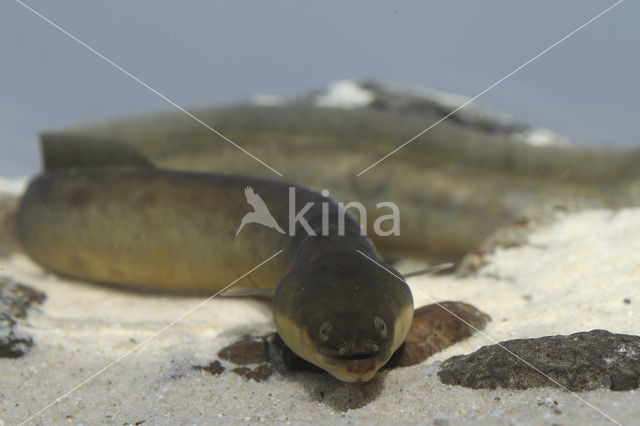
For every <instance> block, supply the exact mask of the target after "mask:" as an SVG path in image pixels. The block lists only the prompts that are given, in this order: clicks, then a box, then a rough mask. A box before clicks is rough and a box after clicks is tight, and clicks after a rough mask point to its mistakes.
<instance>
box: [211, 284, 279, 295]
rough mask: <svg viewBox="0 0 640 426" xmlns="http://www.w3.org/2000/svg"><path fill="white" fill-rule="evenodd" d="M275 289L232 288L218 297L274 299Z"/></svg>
mask: <svg viewBox="0 0 640 426" xmlns="http://www.w3.org/2000/svg"><path fill="white" fill-rule="evenodd" d="M275 291H276V289H275V288H247V287H235V286H234V287H230V288H228V289H227V290H225V291H223V292H222V293H220V294H219V295H218V297H273V293H274V292H275Z"/></svg>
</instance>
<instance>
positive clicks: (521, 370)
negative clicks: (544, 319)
mask: <svg viewBox="0 0 640 426" xmlns="http://www.w3.org/2000/svg"><path fill="white" fill-rule="evenodd" d="M505 349H506V350H505ZM509 352H511V353H509ZM512 354H516V355H517V356H518V357H520V358H516V357H515V356H514V355H512ZM533 367H535V369H534V368H533ZM536 369H537V370H539V371H536ZM540 372H542V373H543V374H541V373H540ZM438 376H439V377H440V380H441V381H442V382H443V383H445V384H450V385H461V386H466V387H470V388H474V389H477V388H490V389H494V388H496V387H502V388H508V389H529V388H532V387H540V386H558V385H561V386H562V387H564V388H566V389H567V390H570V391H585V390H592V389H598V388H603V387H604V388H609V389H611V390H614V391H622V390H630V389H637V388H638V387H639V386H640V337H639V336H633V335H627V334H613V333H610V332H608V331H606V330H592V331H589V332H582V333H575V334H571V335H569V336H546V337H540V338H537V339H516V340H509V341H506V342H502V343H500V344H499V345H491V346H484V347H482V348H480V349H478V350H477V351H475V352H473V353H472V354H469V355H462V356H455V357H452V358H449V359H448V360H446V361H445V362H443V363H442V366H441V370H440V372H439V373H438Z"/></svg>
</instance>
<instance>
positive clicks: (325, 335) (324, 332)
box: [319, 321, 333, 342]
mask: <svg viewBox="0 0 640 426" xmlns="http://www.w3.org/2000/svg"><path fill="white" fill-rule="evenodd" d="M332 330H333V324H331V321H325V322H323V323H322V325H321V326H320V330H319V335H320V340H322V341H323V342H326V341H327V340H329V334H331V331H332Z"/></svg>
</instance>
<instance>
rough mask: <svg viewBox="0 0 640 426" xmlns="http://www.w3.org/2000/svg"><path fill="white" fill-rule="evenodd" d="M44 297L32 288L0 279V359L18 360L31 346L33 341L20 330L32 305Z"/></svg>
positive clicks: (4, 278)
mask: <svg viewBox="0 0 640 426" xmlns="http://www.w3.org/2000/svg"><path fill="white" fill-rule="evenodd" d="M45 299H46V295H45V294H44V293H42V292H40V291H38V290H36V289H34V288H31V287H29V286H26V285H24V284H20V283H17V282H15V281H14V280H13V279H11V278H9V277H0V358H18V357H20V356H22V355H24V354H25V353H26V352H28V350H29V348H30V347H31V346H33V339H32V338H31V337H30V336H28V335H26V334H25V333H24V332H22V331H21V330H20V328H21V327H20V326H21V325H22V323H23V322H24V320H25V319H26V317H27V313H28V309H29V307H31V306H32V305H33V304H42V302H44V300H45Z"/></svg>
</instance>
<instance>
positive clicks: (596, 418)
mask: <svg viewBox="0 0 640 426" xmlns="http://www.w3.org/2000/svg"><path fill="white" fill-rule="evenodd" d="M0 275H10V276H12V277H14V278H15V279H16V280H17V281H20V282H23V283H25V284H28V285H31V286H33V287H36V288H39V289H41V290H43V291H44V292H45V293H46V294H47V296H48V299H47V301H46V302H45V304H44V305H43V307H42V308H41V312H32V313H31V315H30V317H29V324H30V328H28V329H26V330H25V331H26V332H28V333H30V334H31V335H32V336H33V338H34V340H35V342H36V344H35V346H34V348H33V350H32V351H31V352H30V353H29V354H28V355H26V356H24V357H22V358H19V359H15V360H10V359H0V425H3V424H7V425H8V424H16V423H20V422H21V421H24V420H26V419H27V418H29V416H31V415H33V414H35V413H36V412H38V411H39V410H40V409H42V408H44V407H45V406H47V405H48V404H50V403H52V402H53V401H55V400H56V398H58V397H59V396H61V395H63V394H64V393H65V392H67V391H69V390H71V389H73V388H74V387H77V386H78V385H79V384H81V383H83V382H84V381H86V383H84V384H83V385H82V386H80V387H77V388H76V389H75V390H74V391H73V392H72V393H70V394H69V395H68V396H67V397H66V398H64V399H62V400H61V401H59V402H58V403H56V404H54V405H52V406H51V407H50V408H48V409H46V410H45V411H43V412H42V413H40V414H39V415H38V416H37V417H36V418H34V419H33V423H38V424H63V423H64V424H69V423H72V424H120V425H122V424H124V423H135V422H138V421H142V420H144V421H145V424H177V423H180V424H192V423H193V424H195V423H197V424H207V423H209V424H210V423H212V422H226V423H257V422H262V421H264V422H268V423H274V422H292V423H305V422H308V421H314V422H318V423H326V424H345V423H356V424H357V423H365V422H366V423H369V422H373V423H379V424H384V423H387V422H390V421H391V422H424V423H426V424H432V423H433V419H438V420H436V424H442V420H444V419H446V420H448V421H449V424H467V423H471V424H496V423H497V424H517V423H524V424H554V423H556V424H607V423H610V421H609V420H607V418H606V417H605V416H604V415H603V414H601V413H599V412H598V411H596V409H594V408H592V407H590V406H588V405H587V404H586V402H585V401H588V402H589V403H591V404H593V405H594V406H596V407H597V408H598V409H599V410H602V411H603V412H604V413H606V414H607V415H609V416H611V417H612V418H614V419H615V420H617V421H619V422H621V423H623V424H638V418H640V391H638V390H636V391H627V392H611V391H608V390H601V391H595V392H584V393H580V394H578V395H574V394H571V393H568V392H564V391H562V390H559V389H555V388H539V389H533V390H527V391H511V390H502V389H497V390H472V389H467V388H463V387H458V386H448V385H443V384H441V383H440V381H439V379H438V377H437V375H436V373H437V371H438V364H439V360H443V359H446V358H448V357H450V356H452V355H456V354H462V353H468V352H471V351H474V350H476V349H477V348H479V347H480V346H482V345H485V344H490V343H493V342H492V341H491V340H490V339H488V338H487V337H485V336H482V335H476V336H474V337H472V338H470V339H468V340H467V341H465V342H461V343H459V344H456V345H454V346H453V347H451V348H449V349H447V350H445V351H443V352H442V353H440V354H437V355H436V356H434V357H433V358H432V359H430V360H427V362H424V363H423V364H421V365H418V366H414V367H409V368H401V369H396V370H393V371H390V372H389V373H385V374H381V375H379V376H380V377H379V378H378V379H377V380H375V381H374V382H373V383H368V384H344V383H340V382H337V381H336V380H334V379H332V378H331V377H329V376H328V375H319V374H298V375H295V376H292V377H286V378H283V377H281V376H279V375H277V374H274V375H273V376H272V377H271V378H270V379H268V380H267V381H265V382H262V383H256V382H254V381H246V380H245V379H244V378H242V377H240V376H237V375H235V374H233V373H231V372H229V371H226V372H225V373H223V374H222V375H221V376H212V375H210V374H208V373H206V372H203V371H196V370H193V369H192V368H191V366H192V365H196V364H199V365H204V364H207V363H208V362H210V361H211V360H214V359H216V358H217V356H216V353H217V351H218V350H220V349H221V348H222V347H224V346H226V345H228V344H229V343H231V342H233V341H235V340H237V339H238V338H239V337H240V336H242V335H243V334H246V333H252V334H262V333H264V332H265V331H266V330H270V329H271V328H272V322H271V317H270V310H269V306H268V305H267V304H265V303H262V302H258V301H254V300H230V299H214V300H213V301H211V302H209V303H207V304H205V305H204V306H202V307H200V308H199V309H197V310H196V311H194V312H193V313H191V314H190V315H188V316H186V317H185V318H183V319H182V320H181V321H179V322H177V323H176V324H175V325H173V326H171V327H170V328H168V329H166V330H165V331H163V332H161V333H160V334H157V336H156V333H157V332H158V331H160V330H162V329H163V328H165V327H166V326H167V325H169V324H171V323H172V322H173V321H174V320H176V319H177V318H179V317H180V316H182V315H183V314H184V313H185V312H187V311H188V310H190V309H192V308H193V307H195V306H197V305H198V304H199V303H200V302H201V301H202V299H197V298H172V297H162V296H141V295H135V294H128V293H124V292H119V291H116V290H111V289H105V288H101V287H97V286H90V285H84V284H82V283H78V282H70V281H65V280H62V279H58V278H55V277H52V276H46V275H45V274H44V273H43V272H42V271H41V270H40V269H39V268H38V267H37V266H35V265H34V264H33V263H31V262H30V261H29V260H28V259H26V258H25V257H22V256H15V257H13V258H11V259H10V260H9V261H7V260H0ZM410 283H411V285H412V286H413V287H414V294H415V298H416V305H417V306H420V305H423V304H428V303H432V302H433V301H443V300H462V301H465V302H468V303H471V304H473V305H475V306H476V307H478V308H479V309H481V310H483V311H484V312H486V313H488V314H490V315H491V316H492V318H493V321H492V322H491V323H489V325H488V326H487V328H486V329H485V330H484V332H485V333H486V335H487V336H490V338H491V339H492V340H495V341H501V340H507V339H512V338H520V337H537V336H543V335H550V334H560V333H561V334H566V333H573V332H577V331H586V330H591V329H594V328H603V329H607V330H609V331H612V332H620V333H629V334H640V325H639V323H638V318H640V210H625V211H621V212H617V213H612V212H609V211H590V212H585V213H581V214H578V215H573V216H570V217H567V218H565V219H563V220H561V221H560V222H558V223H556V224H555V225H554V226H552V227H550V228H547V229H544V230H541V231H538V232H536V233H535V234H534V235H532V237H531V239H530V244H529V245H527V246H525V247H520V248H513V249H508V250H500V251H498V252H497V253H495V255H493V256H492V258H491V262H490V264H489V265H488V266H487V267H485V268H483V269H482V270H481V271H480V274H479V276H477V277H474V278H469V279H460V280H457V279H454V278H451V277H444V278H439V277H438V278H435V277H419V278H415V279H412V280H410ZM625 298H628V299H630V300H631V303H630V304H627V303H624V302H623V300H624V299H625ZM153 336H156V337H154V338H153V339H151V340H150V341H148V343H146V344H145V345H143V346H142V347H140V348H139V349H138V350H136V351H134V352H130V351H131V350H133V349H135V348H136V347H137V345H139V344H140V343H141V342H144V341H145V339H148V338H151V337H153ZM123 356H124V358H122V359H121V360H120V361H119V362H117V363H115V364H113V365H111V363H112V362H113V361H115V360H118V359H119V358H120V357H123ZM110 365H111V366H110ZM108 366H110V367H109V368H107V369H106V370H104V371H103V372H101V373H99V374H97V375H96V376H95V377H94V378H92V379H90V380H87V379H88V378H91V377H92V375H94V374H96V373H98V372H100V371H101V370H102V369H104V368H105V367H108ZM227 366H229V365H227ZM322 395H323V396H322ZM579 398H583V400H581V399H579ZM348 406H350V407H353V408H351V409H348V410H346V411H345V410H344V409H345V407H348ZM357 407H359V408H357Z"/></svg>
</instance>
